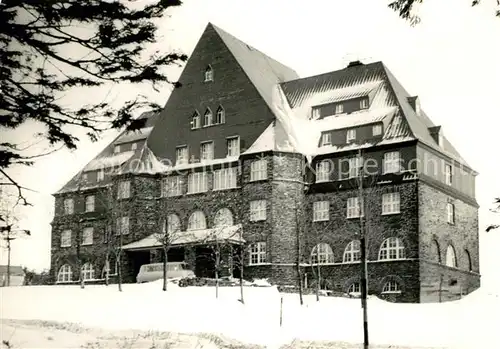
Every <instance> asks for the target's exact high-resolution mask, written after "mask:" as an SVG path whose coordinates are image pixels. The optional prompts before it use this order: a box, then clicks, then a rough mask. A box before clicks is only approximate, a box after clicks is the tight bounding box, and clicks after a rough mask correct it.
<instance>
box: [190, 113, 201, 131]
mask: <svg viewBox="0 0 500 349" xmlns="http://www.w3.org/2000/svg"><path fill="white" fill-rule="evenodd" d="M200 127H201V117H200V113H198V112H197V111H195V112H194V114H193V116H191V130H195V129H197V128H200Z"/></svg>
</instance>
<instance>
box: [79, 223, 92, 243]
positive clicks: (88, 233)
mask: <svg viewBox="0 0 500 349" xmlns="http://www.w3.org/2000/svg"><path fill="white" fill-rule="evenodd" d="M93 239H94V228H92V227H87V228H83V234H82V245H92V243H93Z"/></svg>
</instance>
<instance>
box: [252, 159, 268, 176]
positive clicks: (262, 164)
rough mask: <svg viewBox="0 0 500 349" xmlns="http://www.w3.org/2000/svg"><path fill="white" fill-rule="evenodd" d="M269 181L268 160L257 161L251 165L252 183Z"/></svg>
mask: <svg viewBox="0 0 500 349" xmlns="http://www.w3.org/2000/svg"><path fill="white" fill-rule="evenodd" d="M264 179H267V160H266V159H260V160H255V161H253V162H252V163H251V164H250V181H261V180H264Z"/></svg>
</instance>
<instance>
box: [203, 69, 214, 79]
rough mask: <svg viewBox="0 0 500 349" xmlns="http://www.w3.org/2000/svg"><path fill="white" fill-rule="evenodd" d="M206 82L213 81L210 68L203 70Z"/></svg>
mask: <svg viewBox="0 0 500 349" xmlns="http://www.w3.org/2000/svg"><path fill="white" fill-rule="evenodd" d="M207 81H214V71H213V69H212V67H211V66H208V67H207V69H205V82H207Z"/></svg>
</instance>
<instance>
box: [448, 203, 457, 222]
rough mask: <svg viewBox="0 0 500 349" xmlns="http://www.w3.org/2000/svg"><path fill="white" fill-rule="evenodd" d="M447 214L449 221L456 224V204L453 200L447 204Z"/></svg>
mask: <svg viewBox="0 0 500 349" xmlns="http://www.w3.org/2000/svg"><path fill="white" fill-rule="evenodd" d="M446 214H447V221H448V223H449V224H455V205H453V204H452V203H451V202H448V203H447V204H446Z"/></svg>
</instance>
